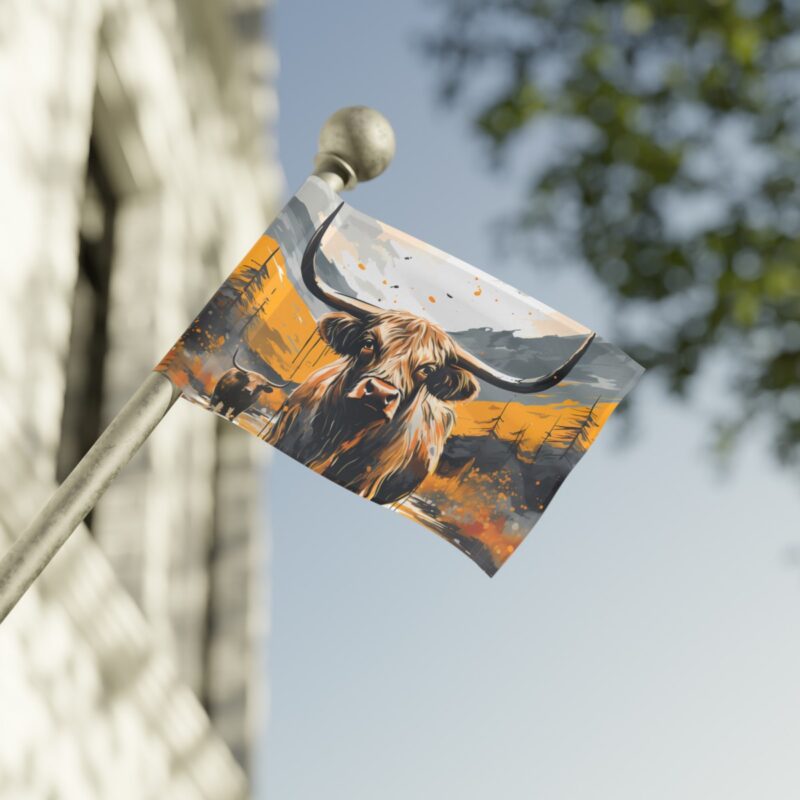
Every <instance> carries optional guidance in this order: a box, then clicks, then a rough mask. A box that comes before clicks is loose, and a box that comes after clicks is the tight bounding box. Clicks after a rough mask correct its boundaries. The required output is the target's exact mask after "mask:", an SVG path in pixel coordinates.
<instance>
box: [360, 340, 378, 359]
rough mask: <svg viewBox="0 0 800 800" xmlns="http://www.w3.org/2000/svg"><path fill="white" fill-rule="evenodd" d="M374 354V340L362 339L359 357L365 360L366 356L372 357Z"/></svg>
mask: <svg viewBox="0 0 800 800" xmlns="http://www.w3.org/2000/svg"><path fill="white" fill-rule="evenodd" d="M374 352H375V340H374V339H364V341H363V342H361V355H362V356H364V357H365V358H366V357H367V356H371V355H373V354H374Z"/></svg>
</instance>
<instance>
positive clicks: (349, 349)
mask: <svg viewBox="0 0 800 800" xmlns="http://www.w3.org/2000/svg"><path fill="white" fill-rule="evenodd" d="M340 209H341V206H339V207H338V208H337V209H336V210H335V211H334V212H333V213H332V214H331V215H330V216H329V217H328V218H327V219H326V220H325V221H324V222H323V223H322V225H320V226H319V228H317V230H316V231H315V233H314V235H313V236H312V237H311V239H310V240H309V242H308V245H307V246H306V248H305V252H304V254H303V258H302V264H301V273H302V278H303V281H304V283H305V285H306V287H307V288H308V290H309V291H310V292H311V293H312V294H313V295H314V296H315V297H317V298H319V299H320V300H322V301H323V302H324V303H326V304H327V305H328V306H330V307H331V308H333V309H335V312H334V313H330V314H326V315H324V316H322V317H321V318H320V319H319V321H318V331H319V335H320V336H321V338H322V339H323V340H324V341H325V343H326V344H327V345H328V346H329V347H330V348H331V349H332V350H334V351H335V352H336V353H337V354H338V355H339V356H340V358H339V359H338V360H337V361H335V362H334V363H332V364H329V365H327V366H325V367H322V368H321V369H319V370H317V371H316V372H314V373H313V374H312V375H310V376H309V377H308V378H307V379H306V380H305V381H304V382H303V383H301V384H300V385H299V386H297V388H295V389H294V391H293V392H292V393H291V394H290V395H289V397H288V398H287V399H286V401H285V402H284V404H283V405H282V407H281V409H280V411H279V412H278V413H277V415H276V417H275V418H274V420H273V424H272V426H271V428H270V430H269V433H268V434H267V436H266V440H267V441H268V442H269V443H271V444H273V445H275V447H277V448H279V449H280V450H282V451H283V452H285V453H286V454H288V455H290V456H292V457H293V458H295V459H297V460H298V461H300V462H301V463H303V464H305V465H306V466H308V467H310V468H311V469H313V470H315V471H317V472H319V473H321V474H323V475H325V476H326V477H328V478H330V479H331V480H333V481H335V482H336V483H338V484H340V485H342V486H344V487H346V488H347V489H350V490H351V491H353V492H355V493H356V494H359V495H361V496H363V497H366V498H368V499H370V500H373V501H375V502H376V503H381V504H387V503H394V502H397V501H400V500H403V499H404V498H406V497H408V496H409V495H410V494H411V493H412V492H413V491H414V490H415V489H416V488H417V487H418V486H419V485H420V484H421V483H422V481H423V480H424V479H425V478H426V477H427V476H428V475H429V474H431V473H432V472H433V471H434V470H435V469H436V466H437V464H438V462H439V458H440V457H441V455H442V451H443V448H444V444H445V441H446V440H447V437H448V436H449V435H450V432H451V430H452V428H453V424H454V422H455V412H454V410H453V403H454V402H456V401H459V400H468V399H470V398H473V397H475V396H476V395H477V394H478V390H479V384H478V381H477V380H476V378H480V379H481V380H483V381H485V382H487V383H489V384H493V385H494V386H498V387H500V388H502V389H505V390H507V391H510V392H518V393H523V394H531V393H535V392H542V391H545V390H547V389H549V388H551V387H553V386H555V385H556V384H557V383H559V382H560V381H561V380H563V378H564V377H566V375H567V374H569V372H570V370H572V368H573V367H574V366H575V365H576V364H577V363H578V361H579V360H580V358H581V357H582V356H583V354H584V353H585V352H586V350H587V348H588V347H589V345H590V344H591V342H592V340H593V339H594V334H593V333H592V334H590V335H588V336H587V337H586V338H585V339H584V341H583V342H582V343H581V344H580V346H579V347H578V349H577V350H576V351H575V352H574V353H573V354H572V355H571V356H570V357H569V358H568V359H567V360H566V361H565V362H564V363H563V364H561V365H560V366H559V367H558V368H557V369H555V370H553V371H552V372H550V373H548V374H546V375H542V376H539V377H534V378H517V377H514V376H510V375H506V374H503V373H501V372H499V371H497V370H496V369H494V368H493V367H491V366H489V365H488V364H486V363H485V362H483V361H481V360H480V359H479V358H477V357H476V356H475V355H473V354H472V353H469V352H467V351H466V350H464V349H463V348H462V347H460V346H459V345H458V343H457V342H456V341H455V340H454V339H453V338H452V337H451V336H450V335H448V334H447V333H446V332H445V331H444V330H442V329H441V328H440V327H438V326H437V325H435V324H433V323H432V322H429V321H427V320H425V319H423V318H422V317H419V316H416V315H415V314H411V313H408V312H406V311H384V310H382V309H380V308H378V307H377V306H374V305H372V304H370V303H367V302H364V301H363V300H359V299H357V298H354V297H349V296H347V295H345V294H342V293H341V292H338V291H336V290H335V289H333V288H331V287H330V286H328V285H326V284H325V283H324V282H323V281H322V279H321V278H320V277H319V275H318V274H317V271H316V267H315V263H314V262H315V256H316V254H317V252H318V250H319V248H320V246H321V242H322V238H323V236H324V235H325V232H326V231H327V229H328V228H329V227H330V225H331V223H332V222H333V220H334V218H335V216H336V214H337V213H338V212H339V210H340Z"/></svg>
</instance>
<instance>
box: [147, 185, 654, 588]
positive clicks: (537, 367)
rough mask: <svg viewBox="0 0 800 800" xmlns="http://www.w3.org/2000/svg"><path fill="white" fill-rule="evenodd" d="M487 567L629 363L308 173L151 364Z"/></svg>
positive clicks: (591, 435)
mask: <svg viewBox="0 0 800 800" xmlns="http://www.w3.org/2000/svg"><path fill="white" fill-rule="evenodd" d="M156 369H157V370H159V371H161V372H163V373H164V374H165V375H167V376H168V377H169V378H170V380H171V381H172V382H173V383H174V384H175V385H176V386H177V387H178V388H179V389H180V390H181V392H182V394H183V396H184V397H185V398H186V399H188V400H190V401H192V402H194V403H197V404H198V405H200V406H203V407H204V408H208V409H211V410H212V411H214V412H216V413H217V414H219V415H221V416H223V417H225V418H226V419H229V420H230V421H232V422H233V423H235V424H236V425H238V426H239V427H241V428H244V429H245V430H246V431H248V432H249V433H251V434H253V435H254V436H258V437H259V438H260V439H263V440H264V441H265V442H268V443H269V444H271V445H273V446H274V447H276V448H278V449H279V450H281V451H283V452H284V453H287V454H288V455H289V456H291V457H292V458H295V459H296V460H298V461H300V462H301V463H303V464H305V465H306V466H308V467H309V468H311V469H312V470H314V471H315V472H317V473H319V474H321V475H324V476H325V477H327V478H329V479H330V480H332V481H335V482H336V483H338V484H339V485H340V486H343V487H344V488H346V489H349V490H350V491H352V492H354V493H355V494H357V495H360V496H362V497H364V498H366V499H369V500H372V501H373V502H375V503H378V504H380V505H383V506H385V507H386V508H387V509H391V510H394V511H396V512H398V513H400V514H402V515H403V516H405V517H408V518H409V519H411V520H414V521H416V522H418V523H420V524H422V525H424V526H425V527H427V528H429V529H431V530H433V531H434V532H435V533H437V534H439V535H440V536H441V537H443V538H445V539H447V540H448V541H449V542H451V543H452V544H454V545H456V546H457V547H458V548H459V549H460V550H462V551H463V552H464V553H466V554H467V555H469V556H470V557H471V558H472V559H473V560H474V561H475V562H476V563H477V564H478V565H479V566H480V567H481V568H483V570H484V571H485V572H487V573H488V574H489V575H492V574H494V573H495V572H496V571H497V569H498V568H499V567H500V566H501V565H502V564H503V563H504V562H505V560H506V559H507V558H508V557H509V556H510V555H511V553H513V552H514V550H515V549H516V548H517V547H518V546H519V544H520V543H521V542H522V540H523V539H524V538H525V536H526V535H527V534H528V532H529V531H530V530H531V528H532V527H533V526H534V525H535V524H536V523H537V522H538V520H539V518H540V517H541V515H542V513H543V512H544V510H545V509H546V508H547V506H548V504H549V503H550V501H551V500H552V498H553V496H554V494H555V493H556V491H557V489H558V488H559V486H560V485H561V483H562V482H563V481H564V479H565V478H566V476H567V475H568V474H569V472H570V471H571V470H572V468H573V467H574V466H575V464H576V463H577V462H578V461H579V460H580V458H581V456H582V455H583V454H584V453H585V452H586V451H587V450H588V448H589V447H590V445H591V444H592V443H593V442H594V440H595V438H596V436H597V434H598V432H599V431H600V429H601V428H602V426H603V425H604V424H605V422H606V420H607V419H608V418H609V416H610V415H611V413H612V412H613V411H614V409H615V408H616V407H617V405H618V404H619V402H620V401H621V400H622V398H623V397H624V396H625V394H626V393H627V392H628V391H629V390H630V388H631V387H632V386H633V384H634V383H635V382H636V380H637V379H638V377H639V375H640V374H641V372H642V369H641V367H640V366H639V365H638V364H637V363H636V362H634V361H633V360H631V359H630V358H629V357H628V356H626V355H625V353H623V352H622V351H621V350H619V349H618V348H617V347H615V346H614V345H612V344H609V343H608V342H605V341H603V340H602V339H600V338H599V337H597V336H595V335H594V334H593V333H592V332H591V331H589V330H587V329H586V328H584V327H583V326H581V325H579V324H578V323H576V322H573V321H572V320H570V319H568V318H567V317H565V316H563V315H562V314H559V313H558V312H556V311H554V310H552V309H550V308H548V307H547V306H545V305H543V304H542V303H540V302H538V301H537V300H534V299H533V298H531V297H528V296H526V295H524V294H523V293H521V292H519V291H518V290H516V289H514V288H512V287H510V286H508V285H506V284H504V283H502V282H501V281H499V280H498V279H496V278H494V277H492V276H491V275H489V274H487V273H485V272H482V271H480V270H478V269H475V268H474V267H472V266H470V265H468V264H466V263H464V262H463V261H460V260H459V259H457V258H454V257H452V256H450V255H448V254H447V253H444V252H442V251H440V250H437V249H436V248H434V247H431V246H429V245H427V244H425V243H424V242H421V241H419V240H418V239H414V238H413V237H411V236H408V235H407V234H404V233H401V232H400V231H398V230H395V229H394V228H391V227H389V226H388V225H384V224H383V223H382V222H378V221H377V220H375V219H372V218H371V217H369V216H367V215H365V214H362V213H360V212H359V211H356V210H355V209H353V208H351V207H350V206H349V205H347V204H344V203H342V202H341V199H340V198H339V197H338V195H336V194H335V193H334V192H332V191H331V190H330V189H329V188H328V186H327V185H326V184H325V183H324V182H323V181H321V180H320V179H318V178H310V179H309V180H308V181H307V182H306V183H305V184H304V185H303V186H302V187H301V188H300V190H299V191H298V192H297V194H296V195H295V196H294V197H293V198H292V199H291V200H290V201H289V203H288V204H287V206H286V207H285V208H284V209H283V211H282V212H281V214H280V215H279V216H278V218H277V219H276V220H275V222H274V223H273V224H272V225H270V227H269V228H268V229H267V231H266V232H265V233H264V235H263V236H261V238H260V239H259V240H258V241H257V242H256V243H255V245H254V246H253V248H252V249H251V250H250V252H249V253H248V254H247V255H246V256H245V258H244V260H243V261H242V262H241V263H240V264H239V266H238V267H237V268H236V269H235V270H234V272H233V273H232V274H231V276H230V277H229V278H228V279H227V280H226V281H225V283H224V284H223V285H222V286H221V287H220V289H219V290H218V291H217V292H216V294H215V295H214V296H213V297H212V298H211V300H210V301H209V302H208V304H207V305H206V306H205V308H204V309H203V310H202V311H201V312H200V314H199V315H198V317H197V318H196V319H195V320H194V322H193V323H192V324H191V325H190V326H189V328H188V329H187V330H186V332H185V333H184V334H183V336H182V337H181V338H180V339H179V341H178V342H177V343H176V344H175V346H174V347H173V348H172V349H171V350H170V351H169V353H168V354H167V355H166V356H165V357H164V359H163V360H162V361H161V363H160V364H159V365H158V366H157V367H156Z"/></svg>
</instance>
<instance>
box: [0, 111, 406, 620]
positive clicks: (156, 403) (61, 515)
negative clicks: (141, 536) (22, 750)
mask: <svg viewBox="0 0 800 800" xmlns="http://www.w3.org/2000/svg"><path fill="white" fill-rule="evenodd" d="M394 149H395V142H394V133H393V131H392V128H391V125H389V123H388V122H387V120H386V119H385V118H384V117H383V115H381V114H380V113H379V112H377V111H375V110H374V109H371V108H365V107H363V106H353V107H350V108H343V109H340V110H339V111H337V112H336V113H335V114H333V116H331V117H330V118H329V119H328V120H327V121H326V122H325V124H324V126H323V128H322V131H321V133H320V137H319V152H318V154H317V156H316V159H315V162H314V163H315V170H314V174H315V175H317V176H318V177H319V178H321V179H322V180H324V181H325V182H326V183H327V184H328V186H330V188H331V189H333V191H334V192H339V191H341V190H342V189H352V188H354V187H355V186H356V185H357V184H358V183H360V182H363V181H368V180H371V179H372V178H375V177H377V176H378V175H380V174H381V173H382V172H383V171H384V170H385V169H386V167H388V166H389V163H390V162H391V160H392V157H393V156H394ZM179 396H180V392H179V391H178V390H177V389H176V388H175V387H174V386H173V385H172V383H171V382H170V380H169V379H168V378H166V377H164V375H162V374H161V373H159V372H151V373H150V374H149V375H148V376H147V378H145V380H144V382H143V383H142V385H141V386H140V387H139V389H137V391H136V392H135V394H134V395H133V397H131V399H130V400H129V401H128V402H127V403H126V404H125V406H124V407H123V408H122V410H121V411H120V412H119V414H117V416H116V417H114V419H113V420H112V421H111V423H110V424H109V426H108V428H106V430H105V431H103V433H102V434H101V435H100V437H99V438H98V440H97V441H96V442H95V443H94V445H93V446H92V448H91V449H90V450H89V452H88V453H86V455H85V456H84V457H83V458H82V459H81V460H80V462H79V463H78V465H77V466H76V467H75V469H73V470H72V472H71V473H70V474H69V475H68V476H67V478H66V479H65V480H64V482H63V483H62V484H61V486H59V487H58V489H56V491H55V492H54V493H53V495H52V496H51V497H50V499H49V500H48V501H47V503H46V504H45V506H44V508H42V510H41V511H40V512H39V513H38V514H37V515H36V517H35V518H34V520H33V521H32V522H31V523H30V525H28V527H27V528H26V529H25V530H24V531H23V532H22V534H21V535H20V537H19V538H18V539H17V540H16V541H15V542H14V544H13V545H12V546H11V547H10V548H9V549H8V551H7V552H6V553H5V555H4V556H3V558H2V560H0V622H2V621H3V620H4V619H5V618H6V616H7V615H8V613H9V611H11V609H12V608H14V606H15V605H16V604H17V601H18V600H19V599H20V597H22V595H23V594H24V593H25V592H26V591H27V589H28V587H29V586H30V585H31V584H32V583H33V582H34V581H35V580H36V578H37V577H38V576H39V574H40V573H41V571H42V570H43V569H44V568H45V567H46V566H47V564H48V563H49V562H50V560H51V559H52V558H53V556H54V555H55V554H56V553H57V552H58V550H59V549H60V548H61V546H62V545H63V544H64V542H66V541H67V539H69V537H70V535H71V534H72V532H73V531H74V530H75V529H76V528H77V527H78V525H79V524H80V523H81V522H82V521H83V520H84V519H85V517H86V515H87V514H88V513H89V512H90V511H91V510H92V508H94V506H95V504H96V503H97V501H98V500H99V499H100V497H101V496H102V495H103V492H105V490H106V489H107V488H108V486H109V484H110V483H111V482H112V481H113V480H114V478H115V477H116V476H117V474H118V473H119V471H120V470H121V469H122V468H123V467H124V466H125V465H126V464H127V463H128V462H129V461H130V460H131V458H133V456H134V454H135V453H136V451H137V450H138V449H139V448H140V447H141V446H142V443H143V442H144V441H145V439H147V437H148V436H149V435H150V434H151V433H152V432H153V430H154V428H155V427H156V426H157V425H158V423H159V422H161V420H162V419H163V418H164V415H165V414H166V413H167V411H169V409H170V408H172V406H173V404H174V403H175V401H176V400H177V399H178V397H179Z"/></svg>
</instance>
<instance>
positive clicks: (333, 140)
mask: <svg viewBox="0 0 800 800" xmlns="http://www.w3.org/2000/svg"><path fill="white" fill-rule="evenodd" d="M394 153H395V139H394V131H393V130H392V126H391V125H390V124H389V121H388V120H387V119H386V117H384V116H383V114H381V113H380V111H376V110H375V109H374V108H368V107H366V106H350V107H348V108H340V109H339V110H338V111H337V112H336V113H334V114H332V115H331V116H330V117H328V119H327V120H326V121H325V124H324V125H323V126H322V131H321V132H320V134H319V153H318V154H317V158H316V164H315V166H316V172H317V173H320V172H335V173H337V174H338V175H339V176H340V177H341V178H342V181H343V183H344V188H345V189H352V188H353V187H354V186H355V185H356V184H357V183H359V182H363V181H370V180H372V179H373V178H377V177H378V175H380V174H381V173H382V172H383V171H384V170H385V169H386V167H388V166H389V164H390V163H391V161H392V158H393V157H394Z"/></svg>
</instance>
